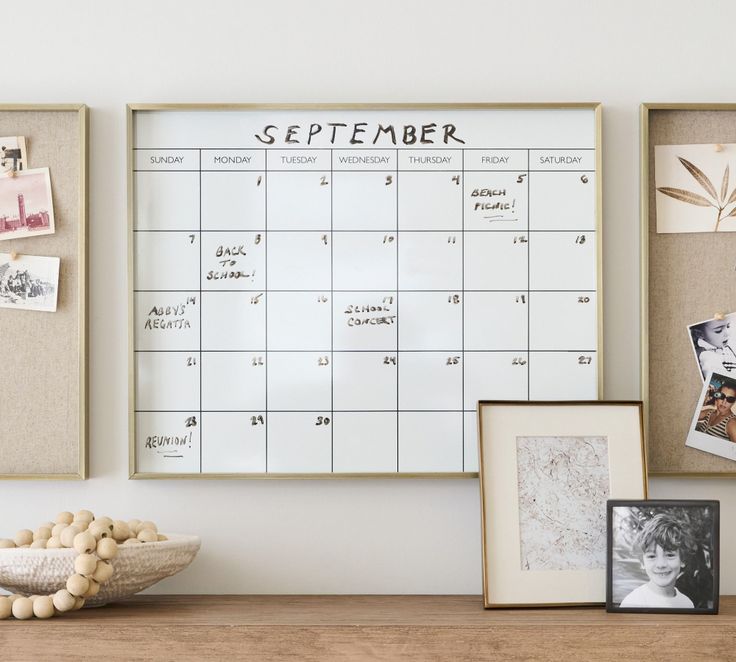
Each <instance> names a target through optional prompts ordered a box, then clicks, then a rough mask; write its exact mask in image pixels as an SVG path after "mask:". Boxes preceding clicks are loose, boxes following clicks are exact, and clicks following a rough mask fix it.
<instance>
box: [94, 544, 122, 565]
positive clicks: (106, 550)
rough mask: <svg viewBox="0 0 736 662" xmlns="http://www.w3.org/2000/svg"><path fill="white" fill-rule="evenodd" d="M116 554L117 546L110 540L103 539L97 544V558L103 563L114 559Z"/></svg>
mask: <svg viewBox="0 0 736 662" xmlns="http://www.w3.org/2000/svg"><path fill="white" fill-rule="evenodd" d="M117 554H118V544H117V543H116V542H115V541H114V540H113V539H112V538H103V539H102V540H100V542H98V543H97V556H99V557H100V558H101V559H102V560H103V561H107V560H108V559H114V558H115V557H116V556H117Z"/></svg>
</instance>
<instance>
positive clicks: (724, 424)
mask: <svg viewBox="0 0 736 662" xmlns="http://www.w3.org/2000/svg"><path fill="white" fill-rule="evenodd" d="M735 404H736V379H734V378H733V377H729V376H728V375H723V374H720V373H716V372H713V373H710V372H709V373H708V374H707V375H706V378H705V383H704V384H703V389H702V391H701V393H700V399H699V400H698V406H697V407H696V408H695V415H694V416H693V420H692V423H691V424H690V431H689V433H688V435H687V441H686V442H685V445H686V446H689V447H690V448H697V449H698V450H701V451H705V452H706V453H712V454H713V455H720V456H721V457H725V458H726V459H728V460H736V413H734V409H735V407H734V405H735Z"/></svg>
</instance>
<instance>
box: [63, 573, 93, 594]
mask: <svg viewBox="0 0 736 662" xmlns="http://www.w3.org/2000/svg"><path fill="white" fill-rule="evenodd" d="M88 588H89V579H87V578H86V577H82V575H78V574H74V575H70V576H69V579H67V580H66V590H67V591H69V593H71V594H72V595H73V596H74V597H79V596H81V595H84V594H85V593H86V592H87V589H88Z"/></svg>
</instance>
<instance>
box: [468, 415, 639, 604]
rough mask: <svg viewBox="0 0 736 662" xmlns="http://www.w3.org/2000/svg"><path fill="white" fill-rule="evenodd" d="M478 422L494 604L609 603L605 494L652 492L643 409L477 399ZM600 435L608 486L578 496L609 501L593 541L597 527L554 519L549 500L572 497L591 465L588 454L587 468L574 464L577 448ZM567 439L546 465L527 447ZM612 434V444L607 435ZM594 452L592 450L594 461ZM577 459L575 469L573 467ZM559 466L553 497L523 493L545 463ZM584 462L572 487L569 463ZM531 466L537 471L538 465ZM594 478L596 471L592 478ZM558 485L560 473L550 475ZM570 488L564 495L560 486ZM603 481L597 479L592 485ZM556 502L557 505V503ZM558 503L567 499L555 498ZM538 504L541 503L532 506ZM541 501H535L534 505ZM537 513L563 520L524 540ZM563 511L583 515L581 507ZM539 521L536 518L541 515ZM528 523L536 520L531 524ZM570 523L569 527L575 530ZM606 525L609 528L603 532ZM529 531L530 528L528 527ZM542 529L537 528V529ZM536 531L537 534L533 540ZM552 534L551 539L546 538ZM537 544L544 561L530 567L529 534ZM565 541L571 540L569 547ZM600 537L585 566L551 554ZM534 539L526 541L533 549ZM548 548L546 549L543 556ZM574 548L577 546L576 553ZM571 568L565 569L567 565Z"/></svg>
mask: <svg viewBox="0 0 736 662" xmlns="http://www.w3.org/2000/svg"><path fill="white" fill-rule="evenodd" d="M478 426H479V445H480V496H481V531H482V533H481V537H482V560H483V600H484V605H485V607H486V608H510V607H542V606H547V607H552V606H573V605H593V604H595V605H602V604H604V603H605V600H606V570H605V554H606V535H605V518H606V508H605V499H607V498H631V499H646V498H647V491H648V486H647V459H646V450H645V445H644V429H643V408H642V403H641V402H637V401H632V402H629V401H581V402H548V401H544V402H538V401H537V402H519V401H481V402H479V403H478ZM593 437H595V438H596V440H595V441H596V443H598V444H600V445H601V446H600V447H599V450H598V457H599V458H602V457H605V458H606V461H605V464H603V463H602V462H601V461H599V462H598V465H597V466H598V475H599V478H600V475H602V474H605V475H607V481H606V482H607V484H608V492H607V493H604V492H601V493H598V494H589V493H588V492H584V494H585V495H586V496H582V497H581V496H579V495H578V497H576V498H581V499H584V500H585V502H586V503H588V502H590V501H591V499H593V498H595V499H597V500H598V501H601V504H600V513H595V512H592V513H591V514H590V515H591V517H592V518H595V516H596V515H598V516H599V519H598V521H597V535H595V536H593V537H592V538H586V537H585V536H588V534H589V533H590V534H591V535H592V533H594V532H590V531H588V530H584V529H583V530H581V529H580V523H579V522H577V523H575V526H573V523H568V522H567V521H565V520H564V519H563V520H562V521H561V522H560V521H558V520H556V518H555V515H560V513H558V512H556V511H555V512H553V513H552V514H550V513H548V512H546V509H547V506H548V504H549V503H553V502H554V503H557V502H561V501H564V498H566V497H567V495H569V493H571V492H573V491H574V490H577V489H584V490H587V489H588V486H587V485H585V486H583V483H585V479H586V478H587V476H588V472H589V471H591V470H590V469H589V468H588V466H590V464H592V463H590V462H589V459H586V462H585V463H581V464H580V465H579V466H578V465H577V463H576V455H575V453H576V452H577V451H576V450H571V449H578V448H581V449H583V448H584V447H585V446H588V445H589V444H590V443H592V440H591V438H593ZM560 438H561V439H562V442H563V443H564V444H565V446H564V452H560V453H559V456H558V455H554V456H553V455H544V453H547V451H546V450H543V451H542V454H541V455H540V457H546V458H551V461H549V462H547V460H545V461H544V463H543V464H542V465H540V464H539V460H538V459H536V460H534V462H532V463H526V461H522V460H521V459H520V458H523V457H524V451H523V450H522V448H523V445H524V444H526V448H544V444H545V442H547V441H549V442H552V444H553V445H554V444H555V443H557V440H558V439H560ZM604 439H605V441H603V440H604ZM540 444H541V446H540ZM587 457H588V456H586V458H587ZM566 462H569V464H568V465H565V463H566ZM548 464H549V466H550V467H552V468H551V469H550V470H551V471H556V469H555V467H557V466H562V467H563V468H562V469H560V474H559V475H556V476H555V477H554V487H553V488H552V492H553V494H551V496H550V499H549V500H545V495H544V494H543V493H542V492H543V490H542V489H540V490H539V491H538V492H535V493H534V494H533V500H532V499H529V497H528V496H527V497H524V496H523V494H522V493H523V486H525V485H532V484H536V483H535V480H534V475H541V474H538V473H537V472H539V471H546V469H547V465H548ZM574 466H576V473H575V475H576V476H577V477H578V479H579V480H577V481H573V483H571V484H570V483H567V482H565V481H566V477H567V478H569V477H570V476H573V472H572V471H571V470H570V469H569V467H574ZM531 469H533V472H532V473H533V474H534V475H532V473H530V470H531ZM591 476H592V474H591ZM549 480H550V481H552V480H553V477H550V478H549ZM560 485H564V486H565V487H564V488H562V491H561V492H560V493H558V486H560ZM595 485H599V486H600V483H599V482H598V483H597V482H595V480H594V478H593V477H591V480H590V486H591V488H592V486H595ZM553 500H555V501H553ZM556 500H559V501H556ZM532 501H533V502H534V503H532ZM534 504H537V505H534ZM536 510H538V511H539V512H538V520H540V521H543V522H549V521H551V520H550V519H549V518H550V517H552V520H555V522H557V523H553V524H552V525H549V524H547V525H545V527H543V528H544V529H545V531H544V533H543V534H542V536H543V537H539V534H538V533H534V531H532V533H531V534H527V535H526V536H525V535H523V533H522V528H523V527H522V512H523V513H531V512H534V511H536ZM561 512H562V514H561V516H562V517H567V515H566V514H565V512H577V510H576V509H573V510H569V511H565V509H562V511H561ZM535 517H536V516H535ZM527 521H528V520H527ZM568 524H569V526H568ZM601 527H603V529H602V530H601ZM525 530H526V531H530V529H528V528H527V529H525ZM536 531H539V529H536ZM548 534H549V535H551V536H552V538H553V539H554V544H549V545H543V544H541V543H540V541H542V542H543V541H544V540H545V538H544V536H548ZM535 536H536V537H535ZM548 537H549V536H548ZM525 539H526V540H531V541H532V543H535V544H536V546H537V549H536V552H535V553H534V554H535V558H536V559H537V561H536V564H534V563H533V564H531V565H530V564H529V563H528V558H529V555H528V554H527V552H526V551H525V547H524V543H523V540H525ZM560 539H565V540H566V541H567V542H566V544H565V545H563V544H562V543H561V542H560ZM591 539H592V540H593V541H596V540H597V544H598V546H599V548H598V549H597V556H595V557H592V558H593V561H594V562H590V563H588V566H587V567H585V564H584V563H580V561H579V559H578V557H575V560H573V561H570V562H569V563H568V562H567V560H566V559H563V560H562V561H561V560H560V559H559V558H557V559H556V560H555V561H551V560H550V558H549V554H548V552H547V550H551V549H564V552H561V554H567V552H568V550H567V547H568V546H570V545H574V541H575V540H585V541H586V543H587V542H588V541H589V540H591ZM528 548H529V545H528V544H527V549H528ZM540 550H541V552H540ZM573 551H574V550H573ZM561 566H565V567H561Z"/></svg>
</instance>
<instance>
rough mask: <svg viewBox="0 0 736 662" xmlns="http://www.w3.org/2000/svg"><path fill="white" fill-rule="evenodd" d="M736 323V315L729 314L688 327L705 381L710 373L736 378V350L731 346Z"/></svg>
mask: <svg viewBox="0 0 736 662" xmlns="http://www.w3.org/2000/svg"><path fill="white" fill-rule="evenodd" d="M735 323H736V313H729V314H728V315H719V316H717V317H714V318H713V319H709V320H705V321H703V322H698V323H697V324H691V325H690V326H688V327H687V330H688V333H689V334H690V342H691V343H692V346H693V351H694V352H695V360H696V361H697V362H698V367H699V369H700V372H701V374H702V376H703V379H705V376H706V375H707V374H708V373H709V372H720V373H723V374H726V375H730V374H733V376H734V377H736V350H734V348H733V346H732V345H731V333H732V331H731V329H732V327H733V325H734V324H735ZM735 342H736V341H735Z"/></svg>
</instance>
